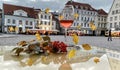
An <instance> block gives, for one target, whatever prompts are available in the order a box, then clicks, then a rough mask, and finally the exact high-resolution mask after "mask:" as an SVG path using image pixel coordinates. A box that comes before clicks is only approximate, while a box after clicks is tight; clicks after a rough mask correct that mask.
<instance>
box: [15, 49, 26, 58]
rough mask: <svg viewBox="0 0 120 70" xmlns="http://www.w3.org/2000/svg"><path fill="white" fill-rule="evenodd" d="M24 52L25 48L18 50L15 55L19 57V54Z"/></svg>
mask: <svg viewBox="0 0 120 70" xmlns="http://www.w3.org/2000/svg"><path fill="white" fill-rule="evenodd" d="M23 50H24V49H23V48H17V49H16V51H15V53H16V54H17V56H19V54H20V53H21V52H23Z"/></svg>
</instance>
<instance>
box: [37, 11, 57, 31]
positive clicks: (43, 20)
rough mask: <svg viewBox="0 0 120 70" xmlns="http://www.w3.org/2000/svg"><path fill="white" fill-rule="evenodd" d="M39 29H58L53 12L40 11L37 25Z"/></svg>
mask: <svg viewBox="0 0 120 70" xmlns="http://www.w3.org/2000/svg"><path fill="white" fill-rule="evenodd" d="M35 27H36V28H37V29H39V30H40V31H41V32H42V31H43V32H45V31H47V32H57V31H58V30H57V29H56V21H55V19H54V18H53V15H52V13H50V12H49V13H46V12H45V11H40V12H39V13H38V21H37V24H36V26H35Z"/></svg>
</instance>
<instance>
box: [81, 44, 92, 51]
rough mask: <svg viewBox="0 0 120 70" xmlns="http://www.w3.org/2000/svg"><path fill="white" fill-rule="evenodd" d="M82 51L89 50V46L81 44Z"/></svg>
mask: <svg viewBox="0 0 120 70" xmlns="http://www.w3.org/2000/svg"><path fill="white" fill-rule="evenodd" d="M82 47H83V49H84V50H91V46H90V45H89V44H82Z"/></svg>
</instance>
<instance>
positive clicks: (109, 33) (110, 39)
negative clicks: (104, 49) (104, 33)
mask: <svg viewBox="0 0 120 70" xmlns="http://www.w3.org/2000/svg"><path fill="white" fill-rule="evenodd" d="M108 41H112V36H111V29H110V30H109V31H108Z"/></svg>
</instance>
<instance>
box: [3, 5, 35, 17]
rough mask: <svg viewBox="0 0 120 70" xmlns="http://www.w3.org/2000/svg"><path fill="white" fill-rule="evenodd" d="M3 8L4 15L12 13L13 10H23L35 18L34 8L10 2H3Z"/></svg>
mask: <svg viewBox="0 0 120 70" xmlns="http://www.w3.org/2000/svg"><path fill="white" fill-rule="evenodd" d="M3 10H4V14H5V15H13V12H14V11H15V10H24V11H25V12H27V14H28V17H31V18H35V11H34V8H30V7H24V6H17V5H11V4H3Z"/></svg>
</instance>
